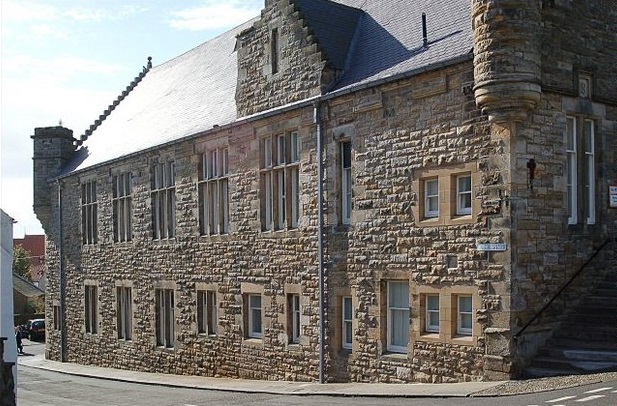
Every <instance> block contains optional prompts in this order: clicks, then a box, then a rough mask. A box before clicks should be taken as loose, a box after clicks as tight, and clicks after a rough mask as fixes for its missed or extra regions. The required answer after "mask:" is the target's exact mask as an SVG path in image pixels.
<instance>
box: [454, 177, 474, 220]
mask: <svg viewBox="0 0 617 406" xmlns="http://www.w3.org/2000/svg"><path fill="white" fill-rule="evenodd" d="M463 179H469V189H468V190H462V188H461V180H463ZM455 182H456V215H457V216H469V215H471V212H472V201H473V194H472V190H473V183H472V177H471V174H470V173H465V174H459V175H457V176H456V179H455ZM463 200H464V201H465V202H467V201H468V202H469V205H468V206H467V205H463V204H462V203H463Z"/></svg>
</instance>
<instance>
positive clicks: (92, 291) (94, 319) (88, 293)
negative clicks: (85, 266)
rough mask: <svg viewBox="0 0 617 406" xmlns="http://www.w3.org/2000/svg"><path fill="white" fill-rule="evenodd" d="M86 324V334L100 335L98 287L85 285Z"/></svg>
mask: <svg viewBox="0 0 617 406" xmlns="http://www.w3.org/2000/svg"><path fill="white" fill-rule="evenodd" d="M84 322H85V327H86V333H90V334H96V333H98V286H96V285H90V284H88V285H85V289H84Z"/></svg>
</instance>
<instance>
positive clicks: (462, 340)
mask: <svg viewBox="0 0 617 406" xmlns="http://www.w3.org/2000/svg"><path fill="white" fill-rule="evenodd" d="M475 341H476V340H474V337H473V336H471V335H469V336H467V335H460V334H459V335H456V336H454V337H452V341H451V342H452V344H461V345H475Z"/></svg>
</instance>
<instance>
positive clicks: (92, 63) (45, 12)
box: [0, 0, 264, 237]
mask: <svg viewBox="0 0 617 406" xmlns="http://www.w3.org/2000/svg"><path fill="white" fill-rule="evenodd" d="M263 4H264V0H173V1H171V0H47V1H43V0H0V23H1V29H2V32H1V34H2V35H1V43H0V46H1V47H0V63H1V75H0V94H1V98H0V102H1V104H0V134H1V138H0V152H1V155H0V181H1V183H0V208H2V209H3V210H4V211H5V212H6V213H7V214H9V215H10V216H11V217H13V218H14V219H15V220H16V221H17V223H16V224H14V226H13V227H14V236H15V237H21V236H23V235H24V234H39V233H43V229H42V228H41V225H40V223H39V222H38V220H37V219H36V217H35V215H34V213H33V211H32V140H31V139H30V136H31V135H32V134H33V133H34V128H35V127H47V126H55V125H58V123H59V122H60V121H61V122H62V125H63V126H65V127H68V128H70V129H72V130H73V131H74V135H75V136H76V137H78V136H79V135H80V134H82V133H83V132H84V130H85V129H86V128H88V127H89V126H90V124H92V123H93V122H94V120H95V119H96V118H97V117H98V116H99V114H101V113H102V112H103V110H104V109H105V108H106V107H107V106H108V105H109V104H110V103H111V102H112V101H113V100H114V99H115V98H116V97H117V96H118V94H119V93H120V92H121V91H122V90H123V89H124V88H125V87H126V86H127V85H128V84H129V82H131V80H132V79H133V78H134V77H135V76H136V75H137V74H138V73H139V71H141V69H142V67H143V66H144V65H145V64H146V63H147V58H148V56H151V57H152V62H153V64H154V65H159V64H161V63H164V62H166V61H168V60H170V59H172V58H174V57H176V56H178V55H181V54H182V53H184V52H186V51H188V50H190V49H192V48H194V47H195V46H197V45H199V44H201V43H203V42H205V41H207V40H208V39H210V38H212V37H214V36H216V35H218V34H220V33H221V32H224V31H226V30H228V29H230V28H232V27H235V26H237V25H239V24H241V23H243V22H245V21H247V20H249V19H250V18H252V17H255V16H257V15H259V12H260V11H261V8H262V7H263Z"/></svg>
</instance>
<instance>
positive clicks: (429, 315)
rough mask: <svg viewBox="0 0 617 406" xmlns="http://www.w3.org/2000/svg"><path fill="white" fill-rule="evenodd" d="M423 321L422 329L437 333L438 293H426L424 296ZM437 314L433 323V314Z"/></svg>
mask: <svg viewBox="0 0 617 406" xmlns="http://www.w3.org/2000/svg"><path fill="white" fill-rule="evenodd" d="M425 308H426V315H425V323H424V330H425V331H426V332H428V333H439V294H427V295H426V296H425ZM435 315H436V316H437V323H436V324H435V323H434V322H433V321H434V316H435Z"/></svg>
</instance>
